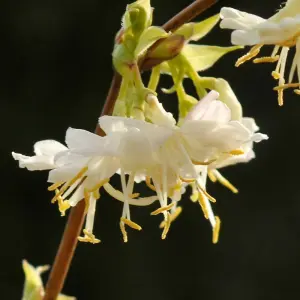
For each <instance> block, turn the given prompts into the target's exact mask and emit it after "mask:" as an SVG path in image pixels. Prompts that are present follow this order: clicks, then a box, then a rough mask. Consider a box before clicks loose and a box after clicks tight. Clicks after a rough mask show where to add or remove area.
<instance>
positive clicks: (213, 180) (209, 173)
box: [207, 170, 217, 182]
mask: <svg viewBox="0 0 300 300" xmlns="http://www.w3.org/2000/svg"><path fill="white" fill-rule="evenodd" d="M207 175H208V177H209V179H210V180H211V181H212V182H216V181H217V177H216V176H215V174H214V173H213V172H212V171H211V170H209V171H208V172H207Z"/></svg>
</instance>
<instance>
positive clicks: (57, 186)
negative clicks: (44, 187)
mask: <svg viewBox="0 0 300 300" xmlns="http://www.w3.org/2000/svg"><path fill="white" fill-rule="evenodd" d="M62 184H63V182H57V183H54V184H52V185H50V186H49V187H48V191H55V190H56V189H57V188H59V187H60V186H61V185H62Z"/></svg>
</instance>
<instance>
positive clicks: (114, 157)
mask: <svg viewBox="0 0 300 300" xmlns="http://www.w3.org/2000/svg"><path fill="white" fill-rule="evenodd" d="M153 136H155V139H153V141H154V140H156V141H160V140H159V139H160V138H161V135H160V134H159V133H157V134H156V135H153ZM121 138H122V139H121ZM137 138H138V140H136V139H137ZM147 141H148V143H147ZM139 142H142V145H144V146H145V147H144V148H143V147H138V148H137V147H136V146H137V143H139ZM153 143H154V142H153ZM53 144H55V146H56V147H53ZM66 144H67V146H68V147H65V146H63V145H62V144H60V143H58V142H55V141H51V142H49V141H41V142H38V143H36V145H35V152H36V156H34V157H31V158H30V160H29V159H28V157H25V156H23V155H21V154H15V153H13V156H14V158H15V159H17V160H19V162H20V165H21V166H22V167H24V166H25V165H24V161H25V162H26V167H27V168H28V169H29V170H41V169H44V170H45V169H50V170H51V171H50V172H49V177H48V181H49V182H50V183H53V184H52V185H51V186H50V187H49V188H48V189H49V190H50V191H55V193H56V195H55V196H54V198H53V199H52V202H56V201H58V204H59V210H60V212H61V213H62V215H64V214H65V211H66V210H67V209H68V208H69V207H70V206H75V205H76V204H77V203H78V202H79V201H80V200H82V199H84V200H85V202H86V211H87V217H86V226H85V229H84V234H85V236H84V237H83V238H79V239H80V240H81V241H85V242H91V243H98V242H100V240H98V239H96V238H95V236H94V234H93V233H92V231H93V223H94V216H95V205H96V200H97V199H99V197H100V194H99V189H100V188H101V187H102V186H104V187H105V189H106V190H107V191H108V192H109V193H110V194H112V195H113V196H114V198H116V199H117V200H120V201H122V202H124V207H125V208H124V212H123V217H122V228H123V227H124V223H126V224H127V225H129V226H132V227H135V228H136V229H141V228H140V226H138V225H137V224H135V223H134V222H131V221H130V215H129V204H133V205H141V206H144V205H149V204H151V203H153V202H154V201H156V197H148V198H143V199H134V198H136V197H137V196H138V195H137V194H132V192H130V191H129V190H130V187H129V188H128V187H127V185H126V186H125V185H124V174H123V176H122V182H123V183H122V185H123V189H124V190H128V193H127V194H126V193H125V191H124V194H122V193H118V192H117V191H116V190H114V189H113V187H112V186H111V185H110V184H109V183H108V181H109V179H110V177H111V176H112V175H113V174H114V173H115V172H116V171H117V170H118V169H120V168H121V167H123V168H125V170H126V171H127V165H128V162H129V161H130V162H131V163H132V164H129V165H130V168H131V169H130V171H131V172H135V171H138V168H139V167H142V166H141V162H140V160H139V159H134V156H133V155H132V154H133V151H134V150H135V149H141V150H142V151H143V152H141V153H137V151H136V152H135V155H136V158H139V157H141V156H142V155H143V153H144V154H145V155H148V156H147V159H144V161H145V162H146V166H148V165H149V164H150V157H149V155H150V154H151V152H149V149H151V145H150V141H149V139H147V137H146V136H143V137H142V136H141V135H140V136H139V137H137V133H136V132H124V133H122V135H121V134H119V135H117V134H116V135H114V137H113V138H110V137H109V136H107V137H100V136H97V135H95V134H93V133H90V132H88V131H85V130H80V129H73V128H69V129H68V130H67V133H66ZM40 145H42V146H43V151H41V150H40V148H39V147H38V146H40ZM128 145H132V147H133V148H129V147H128ZM47 146H48V148H47ZM54 148H55V149H54ZM37 149H39V150H37ZM41 153H42V154H43V155H44V156H45V157H44V156H42V158H43V159H44V160H45V161H46V162H48V161H50V162H51V163H48V164H47V165H46V164H45V163H44V160H42V161H43V163H44V164H43V165H42V166H43V168H41V163H40V162H41ZM124 153H128V155H125V159H124ZM45 154H47V155H45ZM50 154H51V155H50ZM24 157H25V158H24ZM49 157H50V158H49ZM133 178H134V176H133ZM129 181H130V182H131V179H130V180H129ZM128 184H129V183H128ZM131 184H132V183H131ZM126 197H127V198H126ZM126 216H127V218H126ZM123 231H124V232H125V229H124V230H123ZM124 239H125V238H124Z"/></svg>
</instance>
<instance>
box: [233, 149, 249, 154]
mask: <svg viewBox="0 0 300 300" xmlns="http://www.w3.org/2000/svg"><path fill="white" fill-rule="evenodd" d="M229 154H231V155H243V154H245V152H244V151H243V150H242V149H235V150H232V151H230V152H229Z"/></svg>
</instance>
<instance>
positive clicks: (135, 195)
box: [128, 193, 140, 199]
mask: <svg viewBox="0 0 300 300" xmlns="http://www.w3.org/2000/svg"><path fill="white" fill-rule="evenodd" d="M128 196H129V197H130V198H131V199H134V198H138V197H139V196H140V193H134V194H130V195H128Z"/></svg>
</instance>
